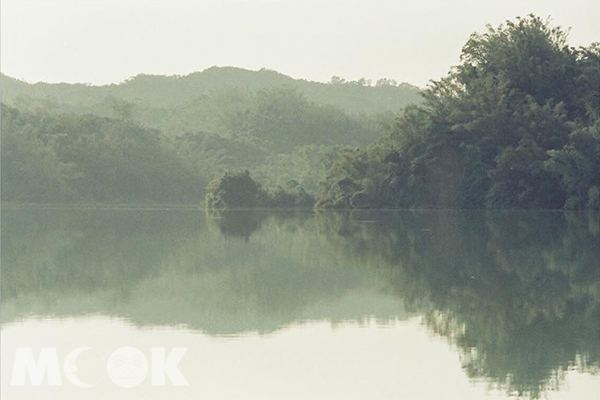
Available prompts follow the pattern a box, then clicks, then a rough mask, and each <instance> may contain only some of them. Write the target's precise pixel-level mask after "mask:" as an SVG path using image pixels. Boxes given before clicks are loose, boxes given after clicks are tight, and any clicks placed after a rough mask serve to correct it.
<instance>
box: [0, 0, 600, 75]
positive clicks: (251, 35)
mask: <svg viewBox="0 0 600 400" xmlns="http://www.w3.org/2000/svg"><path fill="white" fill-rule="evenodd" d="M0 4H1V8H2V10H1V11H2V17H1V19H2V20H1V22H2V25H1V34H2V37H1V46H2V47H1V56H2V57H1V69H2V72H4V73H6V74H8V75H11V76H14V77H16V78H19V79H23V80H26V81H29V82H37V81H46V82H87V83H93V84H105V83H113V82H115V83H116V82H121V81H123V80H125V79H127V78H128V77H131V76H133V75H136V74H139V73H150V74H167V75H171V74H187V73H190V72H193V71H198V70H203V69H205V68H208V67H210V66H213V65H219V66H225V65H229V66H237V67H243V68H248V69H260V68H263V67H266V68H270V69H274V70H277V71H280V72H282V73H284V74H287V75H290V76H292V77H295V78H305V79H309V80H316V81H328V80H329V79H330V78H331V76H332V75H338V76H341V77H344V78H346V79H352V80H354V79H359V78H361V77H366V78H371V79H373V80H375V79H377V78H381V77H388V78H392V79H395V80H397V81H399V82H409V83H412V84H415V85H419V86H424V85H425V84H426V83H427V81H428V80H429V79H431V78H436V79H437V78H440V77H441V76H443V75H445V74H446V72H447V71H448V69H449V67H450V66H451V65H454V64H456V63H457V62H458V56H459V52H460V49H461V47H462V45H463V44H464V42H465V41H466V39H467V38H468V37H469V35H470V34H471V33H473V32H475V31H482V30H484V27H485V24H486V23H491V24H493V25H497V24H499V23H501V22H503V21H504V20H506V19H509V18H513V17H515V16H517V15H525V14H527V13H531V12H533V13H536V14H538V15H540V16H543V17H547V16H549V15H551V16H552V19H553V21H554V23H556V24H558V25H561V26H564V27H571V28H572V31H571V35H570V37H571V44H573V45H588V44H589V43H591V42H593V41H598V40H599V39H600V0H568V1H567V0H543V1H542V0H536V1H531V0H518V1H515V0H470V1H465V0H461V1H456V0H437V1H423V0H420V1H414V0H413V1H410V0H396V1H389V0H388V1H353V0H344V1H336V0H318V1H294V0H280V1H265V0H245V1H227V0H225V1H223V0H220V1H206V0H199V1H182V0H171V1H159V0H146V1H136V0H120V1H93V0H79V1H74V0H73V1H52V0H43V1H34V0H2V1H1V3H0Z"/></svg>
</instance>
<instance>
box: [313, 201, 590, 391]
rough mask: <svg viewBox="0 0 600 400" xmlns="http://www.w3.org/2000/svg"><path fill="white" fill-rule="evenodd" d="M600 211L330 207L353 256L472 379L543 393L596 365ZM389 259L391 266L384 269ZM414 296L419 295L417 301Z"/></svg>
mask: <svg viewBox="0 0 600 400" xmlns="http://www.w3.org/2000/svg"><path fill="white" fill-rule="evenodd" d="M597 221H598V215H597V214H595V215H590V216H587V217H581V216H576V215H564V214H562V213H553V214H549V213H478V212H472V213H452V212H448V213H418V214H416V213H401V212H397V213H379V212H353V213H352V214H331V213H324V214H321V215H320V216H319V226H320V229H321V232H322V233H323V234H324V235H325V236H326V237H327V239H328V240H329V242H330V243H331V244H332V245H333V246H335V247H336V248H337V249H338V250H339V251H340V252H341V253H342V254H344V255H345V256H346V257H347V258H348V259H349V260H351V261H352V262H359V263H361V264H365V265H369V266H379V268H380V269H382V272H383V273H385V274H386V275H387V276H388V277H389V279H390V282H392V290H394V291H395V292H397V293H398V294H399V295H400V296H402V297H403V298H404V300H405V301H407V302H409V303H410V302H414V301H419V302H421V303H423V302H424V301H426V299H428V301H430V302H431V304H432V306H433V310H432V311H430V312H428V313H426V315H425V317H424V321H425V323H426V324H427V325H428V326H429V327H430V328H431V329H432V330H433V331H435V332H436V333H439V334H441V335H444V336H447V337H448V338H449V339H450V340H451V341H452V342H453V343H454V344H455V345H456V346H457V347H458V348H459V350H460V351H461V357H462V362H463V366H464V368H465V370H466V372H467V373H468V374H469V376H471V377H472V378H487V379H489V380H490V381H491V382H492V384H495V385H500V386H502V387H504V388H505V389H506V390H507V391H509V392H513V393H518V394H527V395H530V396H531V397H539V396H540V394H541V393H542V392H543V391H545V390H548V389H551V388H552V387H553V386H554V385H556V384H557V382H559V381H560V377H561V374H562V373H563V372H564V371H565V370H567V369H568V368H569V367H571V366H573V365H576V366H577V367H578V368H580V369H582V370H591V371H596V372H597V369H598V361H599V350H598V340H599V338H600V333H599V327H598V320H599V317H600V313H599V304H598V302H599V300H600V296H599V290H598V289H599V266H598V262H597V260H598V258H597V256H598V229H597V225H598V222H597ZM382 258H383V259H385V260H386V261H387V269H386V268H381V265H382V261H381V260H382ZM413 304H414V303H413Z"/></svg>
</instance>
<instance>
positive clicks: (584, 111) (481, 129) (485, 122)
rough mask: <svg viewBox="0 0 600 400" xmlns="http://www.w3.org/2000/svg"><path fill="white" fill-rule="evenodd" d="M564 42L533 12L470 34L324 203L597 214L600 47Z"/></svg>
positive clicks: (335, 176) (348, 166) (341, 166)
mask: <svg viewBox="0 0 600 400" xmlns="http://www.w3.org/2000/svg"><path fill="white" fill-rule="evenodd" d="M566 38H567V36H566V33H565V32H564V31H563V30H561V29H560V28H553V27H551V26H550V25H549V23H548V22H545V21H543V20H541V19H540V18H538V17H535V16H529V17H527V18H519V19H517V20H516V21H515V22H510V21H509V22H507V23H506V25H503V26H500V27H499V28H497V29H493V28H491V27H489V28H488V32H486V33H484V34H474V35H473V36H472V37H471V38H470V39H469V41H468V42H467V43H466V45H465V46H464V48H463V51H462V54H461V64H460V65H458V66H457V67H455V68H454V69H453V70H452V71H451V72H450V74H449V75H448V76H447V77H446V78H444V79H442V80H440V81H434V82H432V83H431V84H430V85H429V87H428V88H427V90H425V91H424V92H423V96H424V100H425V101H424V103H423V104H422V105H420V106H416V107H409V108H407V109H406V110H405V113H404V115H403V116H402V117H401V118H399V120H398V123H397V125H396V127H395V128H394V131H393V132H392V133H391V134H390V136H389V137H388V138H385V139H383V140H380V141H379V142H378V143H377V144H376V145H373V146H371V147H370V148H369V149H366V150H361V151H358V152H356V153H354V154H352V155H351V156H348V157H346V158H344V159H341V160H339V161H338V163H337V164H336V165H334V166H333V167H332V168H331V170H330V172H329V176H328V177H327V178H326V180H325V182H324V185H323V187H322V190H321V191H320V194H319V201H318V203H317V206H321V207H324V208H340V207H350V208H357V207H358V208H365V207H367V208H380V207H383V208H397V207H410V208H483V207H487V208H544V209H556V208H563V207H566V208H585V207H591V208H595V207H597V206H596V204H597V203H598V200H597V197H596V193H597V192H598V187H600V174H599V173H598V158H599V156H598V151H597V149H598V140H597V137H598V130H599V126H598V115H599V111H600V110H599V108H600V103H599V102H598V97H599V96H600V78H599V76H600V46H599V45H598V44H593V45H591V46H590V47H588V48H581V49H574V48H571V47H568V46H567V45H566ZM595 138H596V139H595ZM340 185H341V186H340ZM354 195H358V196H359V200H360V201H358V202H357V205H354V204H352V202H351V199H352V197H353V196H354Z"/></svg>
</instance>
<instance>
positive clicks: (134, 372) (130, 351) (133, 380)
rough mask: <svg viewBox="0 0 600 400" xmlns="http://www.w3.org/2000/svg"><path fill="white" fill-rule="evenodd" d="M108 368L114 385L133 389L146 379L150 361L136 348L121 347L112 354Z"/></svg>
mask: <svg viewBox="0 0 600 400" xmlns="http://www.w3.org/2000/svg"><path fill="white" fill-rule="evenodd" d="M106 367H107V370H108V375H109V376H110V379H111V380H112V381H113V382H114V383H116V384H117V385H119V386H121V387H124V388H132V387H135V386H137V385H139V384H140V383H142V382H143V381H144V379H145V378H146V375H147V374H148V359H147V358H146V356H145V355H144V353H142V352H141V351H140V350H138V349H136V348H135V347H121V348H120V349H117V350H115V351H114V352H113V353H112V354H111V356H110V358H109V359H108V363H107V366H106Z"/></svg>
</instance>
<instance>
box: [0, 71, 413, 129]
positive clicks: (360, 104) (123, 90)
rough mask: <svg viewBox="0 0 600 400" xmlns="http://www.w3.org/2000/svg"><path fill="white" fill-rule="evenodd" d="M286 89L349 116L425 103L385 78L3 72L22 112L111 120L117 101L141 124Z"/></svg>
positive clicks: (6, 98) (6, 94)
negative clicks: (35, 76) (97, 79)
mask: <svg viewBox="0 0 600 400" xmlns="http://www.w3.org/2000/svg"><path fill="white" fill-rule="evenodd" d="M281 86H286V87H289V88H292V89H295V90H297V91H298V92H300V93H303V94H304V95H305V96H306V98H307V99H309V100H312V101H314V102H316V103H320V104H323V105H331V106H336V107H338V108H340V109H341V110H343V111H346V112H350V113H367V114H372V113H382V112H390V111H391V112H396V111H398V110H399V109H402V108H404V107H405V106H406V105H408V104H412V103H416V102H418V101H419V100H420V97H419V93H420V89H419V88H417V87H416V86H413V85H410V84H408V83H401V84H397V83H396V82H394V81H393V80H390V79H380V80H379V81H377V82H376V83H374V85H372V86H371V85H370V82H369V81H368V80H366V79H361V80H359V81H345V80H344V79H342V78H339V77H333V78H332V81H331V82H330V83H321V82H311V81H307V80H302V79H294V78H292V77H290V76H287V75H284V74H281V73H279V72H276V71H272V70H267V69H261V70H259V71H250V70H246V69H242V68H235V67H211V68H208V69H206V70H204V71H200V72H193V73H191V74H188V75H183V76H177V75H175V76H164V75H146V74H139V75H136V76H134V77H132V78H130V79H128V80H126V81H124V82H122V83H119V84H110V85H103V86H94V85H88V84H82V83H75V84H72V83H45V82H38V83H34V84H31V83H27V82H24V81H20V80H18V79H15V78H12V77H10V76H7V75H5V74H2V101H3V102H4V103H6V104H9V105H16V106H19V108H20V107H22V106H29V107H35V106H36V105H38V106H39V105H40V102H43V103H42V104H43V105H52V106H53V107H55V108H56V109H58V110H61V111H67V112H76V113H92V114H97V115H101V116H110V114H111V104H112V103H113V102H114V101H115V100H116V99H118V100H124V101H127V102H131V103H134V104H136V105H137V107H136V110H135V112H134V119H135V120H136V122H142V123H146V124H149V125H156V124H158V123H159V122H160V121H161V119H162V118H164V117H166V116H167V115H168V111H167V110H168V109H170V108H173V107H176V106H180V105H182V104H184V103H186V102H188V101H190V100H193V99H195V98H197V97H199V96H202V95H205V94H207V93H209V92H210V91H213V90H221V89H226V88H232V87H235V88H238V89H244V90H250V91H253V90H260V89H271V88H275V87H281Z"/></svg>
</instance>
